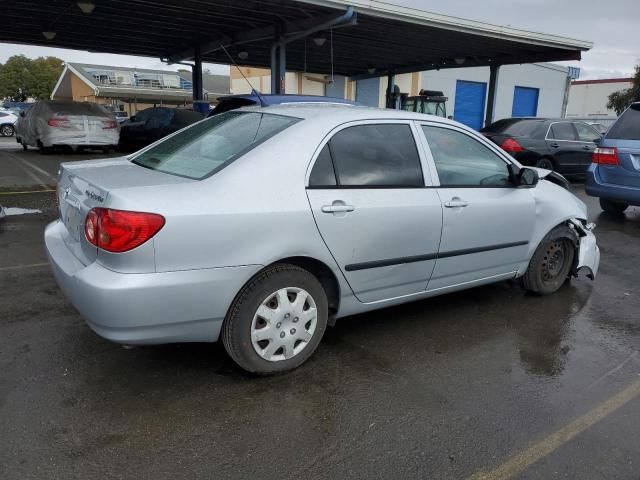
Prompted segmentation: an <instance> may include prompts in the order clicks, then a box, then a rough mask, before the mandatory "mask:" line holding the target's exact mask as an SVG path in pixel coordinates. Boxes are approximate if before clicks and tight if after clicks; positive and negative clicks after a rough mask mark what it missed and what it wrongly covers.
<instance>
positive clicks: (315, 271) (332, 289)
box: [265, 256, 340, 326]
mask: <svg viewBox="0 0 640 480" xmlns="http://www.w3.org/2000/svg"><path fill="white" fill-rule="evenodd" d="M280 263H287V264H289V265H296V266H298V267H300V268H302V269H304V270H307V271H308V272H309V273H311V274H312V275H313V276H315V277H316V278H317V279H318V281H319V282H320V284H321V285H322V288H324V291H325V293H326V294H327V302H328V304H329V325H332V326H333V325H334V324H335V317H336V313H337V312H338V309H339V307H340V283H339V282H338V278H337V277H336V275H335V273H334V272H333V270H331V268H330V267H329V266H328V265H327V264H326V263H324V262H322V261H320V260H317V259H315V258H313V257H305V256H295V257H286V258H282V259H280V260H277V261H275V262H272V263H271V264H269V265H267V266H266V267H265V268H269V267H271V266H273V265H276V264H280Z"/></svg>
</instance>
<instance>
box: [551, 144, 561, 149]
mask: <svg viewBox="0 0 640 480" xmlns="http://www.w3.org/2000/svg"><path fill="white" fill-rule="evenodd" d="M551 147H552V148H560V145H558V144H557V143H552V144H551Z"/></svg>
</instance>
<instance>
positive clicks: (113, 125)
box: [102, 120, 118, 130]
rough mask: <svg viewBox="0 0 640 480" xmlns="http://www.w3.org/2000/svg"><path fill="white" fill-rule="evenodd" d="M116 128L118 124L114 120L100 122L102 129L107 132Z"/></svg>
mask: <svg viewBox="0 0 640 480" xmlns="http://www.w3.org/2000/svg"><path fill="white" fill-rule="evenodd" d="M117 126H118V122H116V121H115V120H103V121H102V129H103V130H108V129H110V128H116V127H117Z"/></svg>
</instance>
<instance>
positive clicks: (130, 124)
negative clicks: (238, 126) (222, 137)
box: [118, 107, 204, 151]
mask: <svg viewBox="0 0 640 480" xmlns="http://www.w3.org/2000/svg"><path fill="white" fill-rule="evenodd" d="M203 118H204V116H203V115H202V114H201V113H199V112H194V111H193V110H182V109H179V108H167V107H159V108H156V107H153V108H147V109H146V110H142V111H141V112H138V113H137V114H135V115H134V116H132V117H131V118H130V119H129V121H127V122H124V123H123V124H122V125H121V127H120V144H119V145H118V146H119V148H120V149H121V150H126V151H132V150H138V149H140V148H143V147H146V146H147V145H150V144H152V143H153V142H155V141H157V140H160V139H161V138H163V137H166V136H167V135H169V134H171V133H173V132H176V131H178V130H180V129H181V128H184V127H187V126H189V125H191V124H192V123H196V122H199V121H200V120H202V119H203Z"/></svg>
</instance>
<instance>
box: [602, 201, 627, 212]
mask: <svg viewBox="0 0 640 480" xmlns="http://www.w3.org/2000/svg"><path fill="white" fill-rule="evenodd" d="M628 207H629V204H628V203H623V202H614V201H612V200H607V199H606V198H601V199H600V208H602V210H604V211H605V212H608V213H615V214H620V213H623V212H624V211H625V210H626V209H627V208H628Z"/></svg>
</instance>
